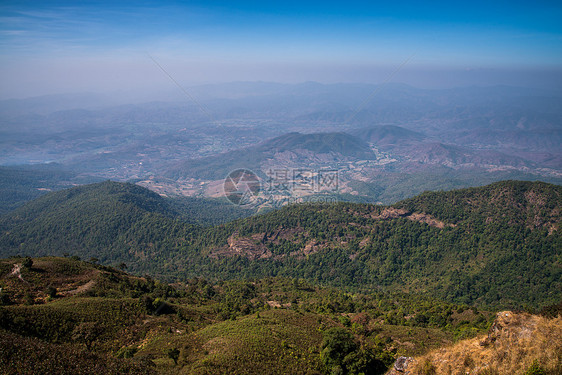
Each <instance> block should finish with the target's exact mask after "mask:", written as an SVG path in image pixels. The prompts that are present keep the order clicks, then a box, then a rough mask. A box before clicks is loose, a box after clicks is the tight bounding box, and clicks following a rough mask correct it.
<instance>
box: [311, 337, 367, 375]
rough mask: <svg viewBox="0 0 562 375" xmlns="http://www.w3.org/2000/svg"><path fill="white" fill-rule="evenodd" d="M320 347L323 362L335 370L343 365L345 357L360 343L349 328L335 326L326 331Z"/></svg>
mask: <svg viewBox="0 0 562 375" xmlns="http://www.w3.org/2000/svg"><path fill="white" fill-rule="evenodd" d="M320 348H321V357H322V362H324V364H325V365H326V367H328V369H334V370H335V369H336V368H341V367H343V363H344V358H345V357H346V356H347V355H348V354H349V353H352V352H354V351H355V350H357V348H358V345H357V343H356V342H355V340H354V338H353V335H352V334H351V333H350V332H349V331H348V330H346V329H344V328H340V327H333V328H330V329H328V330H326V332H324V339H323V340H322V345H321V347H320ZM344 373H345V371H344Z"/></svg>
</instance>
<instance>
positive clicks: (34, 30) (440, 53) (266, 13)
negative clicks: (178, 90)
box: [0, 0, 562, 98]
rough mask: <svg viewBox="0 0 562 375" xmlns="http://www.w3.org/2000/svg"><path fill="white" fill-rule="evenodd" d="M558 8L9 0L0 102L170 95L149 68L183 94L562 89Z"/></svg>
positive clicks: (3, 7)
mask: <svg viewBox="0 0 562 375" xmlns="http://www.w3.org/2000/svg"><path fill="white" fill-rule="evenodd" d="M561 4H562V2H560V1H558V2H556V1H552V2H536V1H535V2H530V1H524V2H523V1H513V0H512V1H502V2H494V1H465V2H462V3H458V2H455V1H451V0H449V1H445V2H423V1H384V2H374V1H371V2H359V1H354V0H348V1H340V2H331V1H318V2H301V1H282V2H268V1H264V0H261V1H243V0H241V1H232V0H231V1H185V2H171V1H158V2H152V1H144V2H143V1H130V2H122V1H121V2H120V1H90V2H88V1H37V0H35V1H9V0H8V1H6V0H3V1H2V2H1V3H0V64H1V65H0V82H1V90H0V97H1V98H8V97H22V96H34V95H41V94H47V93H56V92H79V91H106V90H109V91H116V90H122V91H125V92H128V91H134V90H139V91H142V90H165V89H166V88H169V87H170V85H172V83H171V82H170V80H169V78H168V77H166V75H165V74H164V73H163V72H162V71H161V70H160V69H159V67H158V66H157V65H156V63H155V62H154V61H153V60H152V59H151V57H150V56H152V57H153V58H154V59H155V60H156V61H158V62H159V63H160V64H161V66H163V67H164V69H165V70H166V71H167V72H168V73H169V74H170V75H171V76H173V77H174V79H176V80H177V81H178V82H180V83H181V84H182V85H193V84H199V83H206V82H224V81H257V80H261V81H276V82H303V81H318V82H326V83H330V82H368V83H378V82H382V81H384V80H385V79H387V78H388V77H389V76H390V75H392V74H393V72H394V75H392V81H394V82H405V83H409V84H412V85H415V86H419V87H450V86H464V85H493V84H511V85H521V86H536V87H549V86H550V87H561V86H562V22H561V20H562V5H561ZM401 65H402V67H401V68H400V69H398V67H400V66H401Z"/></svg>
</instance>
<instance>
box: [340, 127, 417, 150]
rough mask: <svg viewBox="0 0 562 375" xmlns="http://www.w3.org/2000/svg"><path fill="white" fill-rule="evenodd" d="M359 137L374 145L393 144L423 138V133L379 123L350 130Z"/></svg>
mask: <svg viewBox="0 0 562 375" xmlns="http://www.w3.org/2000/svg"><path fill="white" fill-rule="evenodd" d="M350 133H351V134H353V135H355V136H357V137H358V138H359V139H362V140H364V141H367V142H370V143H374V144H375V145H377V146H378V145H395V144H401V143H410V142H415V141H421V140H423V139H425V138H426V137H425V135H423V134H422V133H418V132H415V131H412V130H408V129H405V128H402V127H400V126H394V125H380V126H372V127H367V128H361V129H356V130H353V131H350Z"/></svg>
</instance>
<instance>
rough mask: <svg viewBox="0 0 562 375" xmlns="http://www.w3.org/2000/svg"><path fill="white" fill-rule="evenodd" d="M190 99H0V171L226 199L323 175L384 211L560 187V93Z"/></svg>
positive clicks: (311, 89) (300, 88)
mask: <svg viewBox="0 0 562 375" xmlns="http://www.w3.org/2000/svg"><path fill="white" fill-rule="evenodd" d="M187 90H189V92H190V94H191V95H192V96H193V97H194V98H196V99H197V103H198V104H196V103H195V102H190V101H186V100H184V99H185V98H183V97H178V96H176V97H174V96H173V95H172V96H170V95H166V97H162V98H160V100H154V101H149V102H146V101H145V102H143V101H140V99H138V98H136V99H134V100H133V99H132V98H131V99H130V101H129V103H132V104H125V103H126V102H124V101H125V100H126V99H120V100H115V99H112V98H111V96H100V95H94V94H76V95H63V96H47V97H38V98H29V99H17V100H7V101H0V121H2V123H3V126H2V128H1V129H0V147H2V150H3V152H2V153H1V154H0V165H4V166H14V165H20V164H26V165H27V164H41V163H47V162H48V163H50V162H54V163H58V164H60V166H61V168H62V169H65V170H66V171H67V172H69V173H71V174H73V175H75V176H81V178H82V181H83V180H84V177H89V178H92V180H96V179H97V180H100V179H112V180H119V181H133V182H137V183H139V184H141V185H142V186H145V187H148V188H150V189H152V190H154V191H156V192H158V193H160V194H165V195H168V196H207V197H219V196H221V194H223V193H222V192H221V189H220V184H221V181H222V180H223V179H224V178H225V177H226V176H227V175H228V174H229V173H230V172H232V171H233V170H235V169H239V168H245V169H250V170H253V171H254V172H255V173H257V174H258V175H260V176H261V177H265V175H266V172H267V171H271V170H275V169H278V170H279V169H303V168H304V169H306V168H308V169H310V170H311V171H319V170H325V169H329V170H336V171H338V177H339V182H340V184H339V186H338V187H339V191H338V192H337V193H338V194H340V198H342V197H344V196H345V194H347V197H350V195H353V196H361V197H360V199H368V200H371V201H375V202H382V203H393V202H396V201H397V200H400V199H404V198H407V197H411V196H413V195H415V194H418V193H420V192H422V191H423V190H427V189H429V190H438V189H451V188H458V187H469V186H481V185H484V184H487V183H490V182H493V181H499V180H503V179H518V180H544V181H547V182H552V183H561V182H562V152H561V151H560V150H561V149H562V148H561V147H560V145H561V144H562V110H561V107H560V105H559V103H560V100H562V99H561V94H560V92H556V91H546V90H535V89H525V88H517V87H506V86H494V87H468V88H458V89H447V90H424V89H418V88H414V87H410V86H407V85H402V84H384V85H368V84H319V83H315V82H306V83H302V84H277V83H267V82H234V83H229V84H221V85H203V86H196V87H188V88H187ZM170 98H173V99H170ZM66 182H68V181H66ZM72 182H73V183H76V181H72ZM78 183H80V182H78ZM39 188H47V189H49V188H50V187H48V186H40V187H39ZM366 192H368V193H369V195H365V193H366ZM283 202H284V201H279V202H278V203H276V204H279V205H281V204H284V203H283Z"/></svg>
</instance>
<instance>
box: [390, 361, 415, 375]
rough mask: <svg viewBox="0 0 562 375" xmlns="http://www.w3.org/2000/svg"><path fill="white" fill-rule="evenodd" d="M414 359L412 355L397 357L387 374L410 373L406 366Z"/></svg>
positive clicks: (400, 374) (401, 374) (399, 374)
mask: <svg viewBox="0 0 562 375" xmlns="http://www.w3.org/2000/svg"><path fill="white" fill-rule="evenodd" d="M414 361H415V360H414V359H413V358H412V357H398V359H397V360H396V362H394V366H392V369H391V370H390V371H389V372H388V375H406V374H410V372H409V371H408V367H409V365H410V364H411V363H412V362H414Z"/></svg>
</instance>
